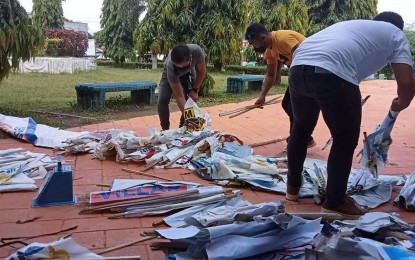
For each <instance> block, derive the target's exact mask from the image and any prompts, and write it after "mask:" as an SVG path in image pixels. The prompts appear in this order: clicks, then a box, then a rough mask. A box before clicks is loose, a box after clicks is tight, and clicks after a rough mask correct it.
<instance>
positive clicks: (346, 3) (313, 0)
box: [306, 0, 378, 35]
mask: <svg viewBox="0 0 415 260" xmlns="http://www.w3.org/2000/svg"><path fill="white" fill-rule="evenodd" d="M306 3H307V5H308V8H309V9H308V15H309V18H310V22H309V31H308V34H309V35H311V34H314V33H316V32H318V31H320V30H322V29H324V28H326V27H328V26H330V25H332V24H334V23H337V22H340V21H345V20H352V19H372V18H373V17H374V16H375V15H376V14H377V3H378V1H377V0H365V1H361V0H306Z"/></svg>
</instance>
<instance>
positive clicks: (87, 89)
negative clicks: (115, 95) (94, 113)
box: [75, 81, 157, 108]
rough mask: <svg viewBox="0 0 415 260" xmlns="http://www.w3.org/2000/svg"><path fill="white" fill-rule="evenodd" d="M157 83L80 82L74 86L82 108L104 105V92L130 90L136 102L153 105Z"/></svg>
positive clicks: (101, 106) (132, 98)
mask: <svg viewBox="0 0 415 260" xmlns="http://www.w3.org/2000/svg"><path fill="white" fill-rule="evenodd" d="M156 87H157V83H155V82H153V81H133V82H102V83H80V84H78V85H76V86H75V89H76V98H77V103H78V106H80V107H82V108H103V107H105V93H107V92H120V91H130V92H131V100H132V101H133V102H134V103H137V104H143V103H144V104H148V105H153V104H155V102H156V95H155V90H156Z"/></svg>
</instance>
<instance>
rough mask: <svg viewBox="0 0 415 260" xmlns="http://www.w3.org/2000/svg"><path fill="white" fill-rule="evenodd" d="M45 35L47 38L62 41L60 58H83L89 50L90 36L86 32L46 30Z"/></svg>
mask: <svg viewBox="0 0 415 260" xmlns="http://www.w3.org/2000/svg"><path fill="white" fill-rule="evenodd" d="M43 34H44V35H45V37H46V38H50V39H56V38H58V39H61V40H62V43H61V46H60V48H59V52H58V56H70V57H83V56H85V52H86V50H87V49H88V35H87V34H86V33H84V32H75V31H72V30H65V29H45V30H44V31H43ZM53 44H54V43H53Z"/></svg>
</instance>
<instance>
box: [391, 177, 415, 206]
mask: <svg viewBox="0 0 415 260" xmlns="http://www.w3.org/2000/svg"><path fill="white" fill-rule="evenodd" d="M395 203H396V204H398V205H401V206H404V207H405V208H406V209H408V210H412V211H414V210H415V172H413V173H412V174H411V176H409V178H408V179H407V180H406V183H405V185H404V186H403V187H402V189H401V192H400V193H399V195H398V197H397V198H396V199H395Z"/></svg>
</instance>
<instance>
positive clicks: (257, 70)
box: [226, 65, 288, 76]
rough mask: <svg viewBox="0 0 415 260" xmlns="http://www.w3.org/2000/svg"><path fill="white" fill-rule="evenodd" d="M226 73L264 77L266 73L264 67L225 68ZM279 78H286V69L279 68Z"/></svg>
mask: <svg viewBox="0 0 415 260" xmlns="http://www.w3.org/2000/svg"><path fill="white" fill-rule="evenodd" d="M226 71H229V72H234V73H238V74H252V75H265V74H266V73H267V67H266V66H255V67H244V66H237V65H228V66H226ZM281 76H288V69H287V68H281Z"/></svg>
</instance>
